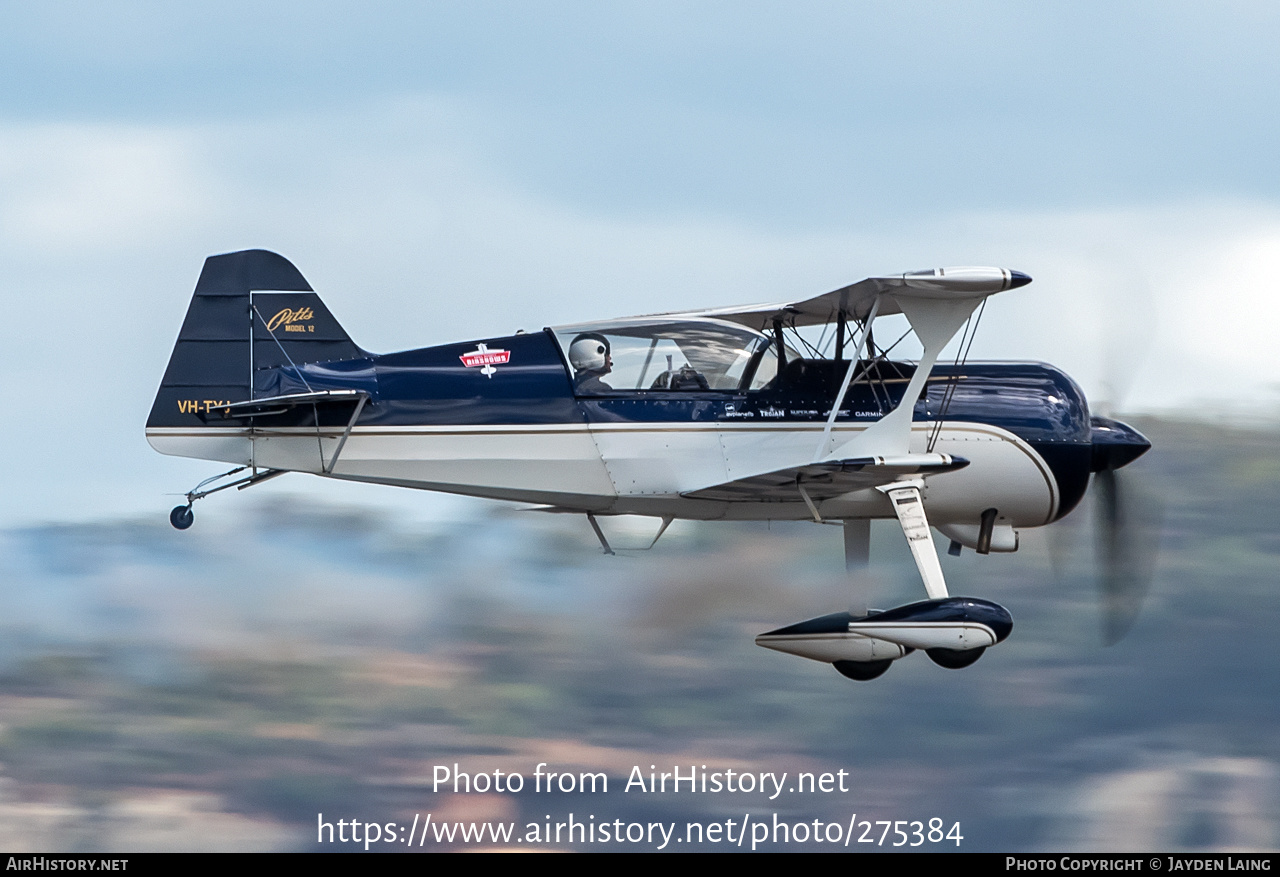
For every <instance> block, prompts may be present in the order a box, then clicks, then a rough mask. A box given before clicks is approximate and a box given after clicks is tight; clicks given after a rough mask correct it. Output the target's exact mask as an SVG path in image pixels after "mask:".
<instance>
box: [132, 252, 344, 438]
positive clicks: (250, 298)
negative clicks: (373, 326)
mask: <svg viewBox="0 0 1280 877" xmlns="http://www.w3.org/2000/svg"><path fill="white" fill-rule="evenodd" d="M363 355H364V352H363V351H361V350H360V348H359V347H357V346H356V345H355V343H354V342H352V340H351V338H350V337H349V336H348V335H347V333H346V332H345V331H344V330H343V329H342V327H341V326H340V325H339V324H338V321H337V320H335V319H334V318H333V315H332V314H330V313H329V309H328V308H326V307H325V306H324V303H323V302H321V301H320V297H319V296H318V295H316V294H315V292H313V291H312V289H311V285H310V284H308V283H307V281H306V279H305V278H304V277H303V276H302V274H301V273H300V272H299V271H298V269H297V268H295V267H294V266H293V263H291V262H290V261H289V260H288V259H286V258H284V257H283V256H280V255H277V254H276V253H271V252H268V251H266V250H242V251H240V252H236V253H224V254H222V255H220V256H210V257H209V258H208V259H206V260H205V263H204V270H203V271H201V272H200V279H199V280H198V281H197V282H196V290H195V294H194V295H193V296H192V298H191V304H190V306H189V307H188V308H187V317H186V319H185V320H184V321H183V323H182V330H181V331H180V332H179V333H178V342H177V344H176V345H174V348H173V354H172V355H171V356H170V357H169V367H168V368H167V369H166V370H165V373H164V378H163V379H162V380H161V382H160V391H159V392H158V393H157V394H156V400H155V403H154V404H153V405H152V408H151V415H150V417H148V418H147V426H148V427H170V426H197V425H203V423H204V421H203V419H202V418H201V417H200V415H202V414H207V413H208V411H209V408H210V407H211V406H212V405H217V404H225V403H227V402H241V401H244V400H246V399H250V398H252V397H253V396H254V395H255V391H257V392H259V393H260V391H261V390H262V388H263V386H264V385H265V384H266V383H267V380H268V378H269V376H270V375H271V374H272V370H273V369H276V368H279V367H280V366H288V365H289V364H290V363H292V364H294V365H302V364H303V363H306V362H328V361H332V360H339V359H351V358H354V357H358V356H363Z"/></svg>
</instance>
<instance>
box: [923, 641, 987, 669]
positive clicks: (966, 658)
mask: <svg viewBox="0 0 1280 877" xmlns="http://www.w3.org/2000/svg"><path fill="white" fill-rule="evenodd" d="M986 650H987V648H986V646H983V647H982V648H978V649H963V650H961V649H926V650H925V654H926V655H928V656H929V658H930V659H931V660H932V661H933V663H935V664H937V665H938V666H939V667H946V668H947V669H948V670H963V669H964V668H965V667H968V666H969V665H970V664H972V663H973V662H974V661H976V660H978V659H979V658H981V657H982V653H983V652H985V651H986Z"/></svg>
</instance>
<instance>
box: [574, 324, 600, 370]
mask: <svg viewBox="0 0 1280 877" xmlns="http://www.w3.org/2000/svg"><path fill="white" fill-rule="evenodd" d="M608 356H609V340H608V339H607V338H605V337H604V336H603V335H597V334H596V333H595V332H584V333H583V334H581V335H579V336H578V337H577V338H574V339H573V343H572V344H570V345H569V365H571V366H573V370H574V371H579V372H582V371H589V372H594V371H601V370H602V369H604V367H605V361H606V359H607V357H608Z"/></svg>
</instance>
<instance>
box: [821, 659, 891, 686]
mask: <svg viewBox="0 0 1280 877" xmlns="http://www.w3.org/2000/svg"><path fill="white" fill-rule="evenodd" d="M892 663H893V661H887V660H886V661H833V662H832V664H831V666H833V667H835V668H836V670H837V671H838V672H839V673H840V675H841V676H846V677H848V678H849V679H856V680H857V681H858V682H870V681H871V680H872V679H875V678H876V677H877V676H883V675H884V671H885V670H888V669H889V665H890V664H892Z"/></svg>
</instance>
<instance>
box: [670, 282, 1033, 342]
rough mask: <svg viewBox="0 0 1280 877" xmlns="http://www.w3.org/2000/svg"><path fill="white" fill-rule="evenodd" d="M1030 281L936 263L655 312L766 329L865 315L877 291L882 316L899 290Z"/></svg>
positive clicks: (906, 293)
mask: <svg viewBox="0 0 1280 877" xmlns="http://www.w3.org/2000/svg"><path fill="white" fill-rule="evenodd" d="M1030 282H1031V278H1030V277H1028V276H1027V275H1026V274H1023V273H1022V272H1021V271H1011V270H1009V269H1008V268H931V269H929V270H926V271H909V272H907V273H905V274H892V275H889V276H887V277H868V278H867V279H866V280H860V281H858V282H857V283H853V284H850V285H849V286H845V287H841V288H840V289H836V290H832V291H831V292H826V293H823V294H822V295H818V296H814V297H813V298H808V299H804V300H803V301H790V302H772V303H767V304H758V305H739V306H737V307H730V308H711V309H709V310H701V311H678V312H673V313H667V314H652V315H650V316H655V317H714V318H716V319H720V320H730V321H732V322H734V323H741V324H742V325H744V326H749V327H751V328H752V329H765V328H767V327H768V326H770V325H771V324H772V323H773V321H774V320H783V321H784V322H786V323H787V325H793V324H794V325H796V326H814V325H822V324H825V323H831V322H834V321H835V319H836V315H837V314H838V313H840V312H841V311H843V312H844V313H845V316H846V317H853V318H856V319H859V320H862V319H865V318H866V316H867V314H868V313H870V311H871V306H872V304H873V303H874V302H875V299H876V296H878V295H881V294H883V293H886V292H887V293H893V295H892V296H885V298H884V299H883V300H882V301H881V303H880V310H879V313H880V315H881V316H885V315H888V314H896V313H900V312H901V310H902V309H901V308H900V307H899V306H898V303H897V302H896V301H895V297H896V296H903V297H910V298H935V299H936V298H974V297H981V296H987V295H991V294H993V293H997V292H1003V291H1004V290H1006V289H1015V288H1017V287H1019V286H1025V285H1026V284H1028V283H1030Z"/></svg>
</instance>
